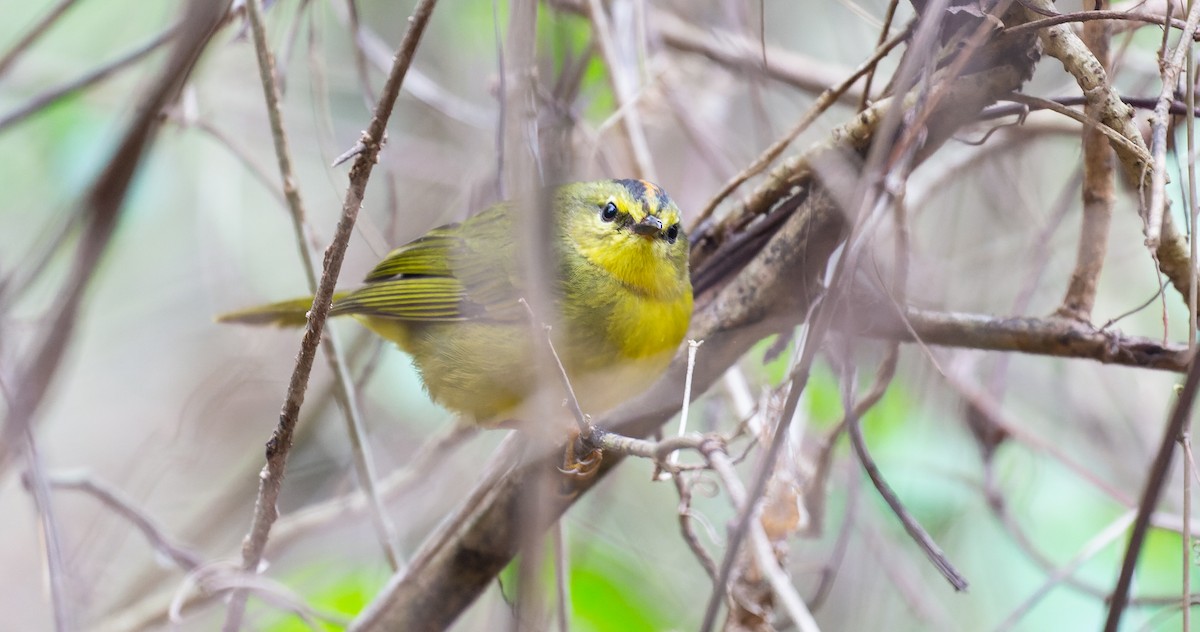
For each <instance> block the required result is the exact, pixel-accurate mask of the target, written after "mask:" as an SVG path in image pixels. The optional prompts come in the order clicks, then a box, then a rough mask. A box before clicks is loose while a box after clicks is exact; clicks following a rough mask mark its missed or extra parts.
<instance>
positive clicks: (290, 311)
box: [216, 292, 345, 327]
mask: <svg viewBox="0 0 1200 632" xmlns="http://www.w3.org/2000/svg"><path fill="white" fill-rule="evenodd" d="M343 296H345V293H344V292H340V293H338V294H335V295H334V297H333V300H334V302H336V301H337V300H338V299H340V298H342V297H343ZM310 308H312V297H311V296H307V297H303V298H294V299H291V300H287V301H280V302H278V303H270V304H268V305H259V306H257V307H250V308H247V309H239V310H237V311H233V312H227V313H225V314H220V315H219V316H217V318H216V320H217V322H218V323H238V324H242V325H274V326H276V327H303V326H304V324H305V323H306V322H308V310H309V309H310Z"/></svg>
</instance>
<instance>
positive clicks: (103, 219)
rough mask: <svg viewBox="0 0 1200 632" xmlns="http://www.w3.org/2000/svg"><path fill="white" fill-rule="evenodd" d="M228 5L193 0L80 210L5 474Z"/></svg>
mask: <svg viewBox="0 0 1200 632" xmlns="http://www.w3.org/2000/svg"><path fill="white" fill-rule="evenodd" d="M228 5H229V2H228V1H225V2H202V1H200V0H194V1H193V2H190V3H188V5H187V7H186V9H185V11H184V17H183V21H182V24H184V26H183V27H181V28H180V30H178V31H174V30H173V31H171V32H172V33H174V34H175V35H176V37H177V39H176V42H175V48H174V50H173V52H172V55H171V57H170V59H168V61H167V62H166V63H165V64H164V65H163V67H162V70H161V71H160V73H159V75H158V77H157V78H156V80H155V81H154V82H153V83H152V84H151V85H150V87H149V88H148V89H147V90H146V92H145V95H144V96H143V97H142V99H141V102H140V104H139V105H140V107H139V108H138V110H137V112H138V114H137V116H136V118H135V119H134V120H133V121H132V122H131V123H130V125H129V129H128V130H127V131H126V132H125V135H124V137H123V138H122V139H121V142H120V144H119V145H118V146H117V148H116V150H115V151H114V152H113V155H112V157H111V158H110V159H109V160H108V162H107V164H106V165H105V167H104V170H103V171H102V172H101V173H100V174H99V175H98V176H97V177H96V179H95V181H94V182H93V183H92V185H91V187H90V188H89V189H88V193H87V195H86V197H85V198H84V199H83V200H82V201H81V202H80V206H79V208H78V209H77V211H76V213H77V214H78V216H79V217H80V218H81V219H82V221H83V228H82V232H83V236H82V241H81V243H80V244H79V245H78V247H77V251H76V253H75V258H74V261H73V262H72V264H71V270H70V273H69V276H68V277H67V280H66V281H65V282H64V283H63V285H62V287H61V288H59V289H58V296H59V298H58V300H57V301H55V303H54V305H53V306H52V307H51V308H50V309H49V310H48V312H47V313H48V314H51V315H52V316H49V317H48V320H49V322H47V323H46V326H45V335H44V336H43V337H42V338H41V340H38V341H36V342H34V343H32V344H31V345H29V347H28V350H27V351H26V353H25V357H27V358H30V360H29V361H28V362H27V363H26V364H25V365H24V366H21V367H20V370H19V371H18V373H17V377H16V380H15V383H14V384H13V385H12V393H13V398H12V401H11V403H10V405H9V409H8V414H7V416H6V417H5V419H4V425H3V428H0V473H2V472H3V471H4V470H5V469H6V468H7V466H8V464H9V460H10V458H11V457H12V456H13V451H14V449H15V448H16V447H17V446H20V445H21V444H22V437H23V436H24V435H25V432H26V431H27V430H28V429H29V428H30V426H31V425H32V423H33V419H34V417H35V415H36V414H37V412H38V409H39V408H40V407H41V404H42V401H43V398H44V397H45V395H46V392H47V390H49V388H50V384H51V382H52V381H53V379H54V376H55V374H56V373H57V371H58V367H59V362H60V361H61V360H62V357H63V355H64V354H65V353H66V349H67V346H68V343H69V342H70V340H71V336H72V334H73V333H74V331H75V324H76V322H77V316H78V313H79V311H80V309H81V304H82V302H83V294H84V291H85V290H86V289H87V287H88V285H89V284H90V282H91V279H92V275H93V274H94V272H95V271H96V270H97V269H98V268H99V266H98V265H97V262H98V261H99V260H100V257H101V256H102V255H103V254H104V252H105V251H106V250H107V248H108V244H109V242H110V241H111V239H112V236H113V231H114V229H115V228H116V224H117V220H118V218H119V217H120V214H121V209H122V207H123V204H124V201H125V195H126V193H127V192H128V190H129V185H130V183H131V182H132V180H133V177H134V176H135V175H136V174H137V172H138V168H139V167H140V165H141V158H142V155H143V154H144V153H145V152H146V150H147V149H148V148H149V147H150V145H151V144H152V143H153V141H154V137H155V135H156V133H157V132H158V129H159V127H160V126H161V125H162V118H161V117H160V116H159V113H160V112H161V111H162V109H163V108H164V107H166V106H167V104H169V103H171V102H172V101H173V100H174V99H175V98H176V96H177V95H178V94H179V91H180V90H181V89H182V88H183V85H184V83H185V82H186V81H187V78H188V76H189V75H190V74H191V71H192V68H193V67H194V66H195V63H196V60H197V59H198V58H199V56H200V53H201V51H203V50H204V48H205V46H206V45H207V44H208V42H209V40H210V39H211V38H212V36H213V34H214V33H215V32H216V29H217V27H218V26H219V24H220V23H221V19H222V18H223V17H224V16H225V12H226V9H227V8H228ZM0 126H2V124H0Z"/></svg>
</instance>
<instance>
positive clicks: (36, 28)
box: [0, 0, 76, 77]
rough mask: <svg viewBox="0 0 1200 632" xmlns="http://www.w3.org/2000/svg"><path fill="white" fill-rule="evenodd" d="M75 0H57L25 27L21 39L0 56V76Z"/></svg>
mask: <svg viewBox="0 0 1200 632" xmlns="http://www.w3.org/2000/svg"><path fill="white" fill-rule="evenodd" d="M75 2H76V0H59V2H58V4H56V5H54V6H53V7H50V10H49V11H47V12H46V15H43V16H42V19H40V20H38V21H37V23H36V24H34V25H33V26H31V27H29V28H28V29H26V30H25V34H24V35H22V36H21V39H20V40H18V41H17V43H16V44H13V46H12V48H10V49H8V52H7V53H5V54H4V56H3V57H0V77H3V76H4V73H5V71H7V70H8V67H9V66H11V65H12V63H13V62H14V61H16V60H17V58H18V57H20V56H21V54H22V53H24V52H25V50H26V49H28V48H29V47H30V46H32V45H33V43H34V42H36V41H37V40H38V38H39V37H41V36H42V34H44V33H45V32H46V31H47V30H49V29H50V27H51V26H54V23H55V22H57V21H58V19H59V18H60V17H62V16H63V14H65V13H66V12H67V9H70V8H71V7H72V6H74V5H75Z"/></svg>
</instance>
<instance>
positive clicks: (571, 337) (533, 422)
mask: <svg viewBox="0 0 1200 632" xmlns="http://www.w3.org/2000/svg"><path fill="white" fill-rule="evenodd" d="M544 199H545V200H547V202H548V207H549V209H550V213H549V217H547V218H546V219H545V221H547V222H548V225H547V226H545V227H528V226H522V225H521V224H522V223H524V222H537V221H543V220H540V219H538V218H537V216H536V215H535V214H534V213H525V212H521V209H520V208H518V207H516V206H515V203H514V202H511V201H510V202H501V203H498V204H495V205H493V206H491V207H489V208H487V209H486V210H484V211H483V212H481V213H479V214H477V215H475V216H473V217H470V218H468V219H467V220H465V221H463V222H461V223H455V224H448V225H445V226H441V227H438V228H435V229H433V230H431V231H429V232H428V233H426V234H425V235H423V236H421V237H419V238H417V239H415V240H413V241H411V242H409V243H407V244H405V245H403V246H400V247H399V248H396V249H395V250H393V251H391V252H390V253H389V254H388V255H387V256H386V257H384V258H383V260H382V261H380V262H379V263H378V265H376V266H375V268H374V269H373V270H371V272H370V273H368V274H367V276H366V278H365V279H364V280H363V283H362V285H361V286H360V287H358V288H356V289H352V290H346V291H339V292H336V293H335V294H334V299H333V304H332V308H331V310H330V316H351V317H353V318H355V319H357V320H358V321H359V322H361V323H362V324H363V325H365V326H366V327H367V328H368V329H370V330H371V331H373V332H374V333H376V334H378V335H379V336H381V337H383V338H385V339H387V340H390V341H392V342H394V343H395V344H396V345H397V346H398V347H399V348H400V349H401V350H402V351H404V352H406V353H407V354H408V355H409V356H411V357H412V360H413V364H414V365H415V366H416V369H417V371H418V372H419V374H420V377H421V380H422V383H423V384H424V387H425V390H426V392H427V393H428V394H429V396H430V398H431V399H432V400H433V401H435V402H437V403H438V404H440V405H442V406H444V407H445V408H447V409H449V410H451V411H454V412H455V413H458V414H459V415H460V416H461V417H462V418H463V419H464V420H465V421H466V422H467V425H476V426H480V427H484V428H490V427H497V426H505V427H509V426H511V427H518V428H521V427H530V426H533V427H537V426H538V425H544V424H545V423H546V422H544V421H543V420H540V419H538V416H539V414H540V410H538V409H535V408H536V407H535V405H534V402H535V401H536V398H535V394H536V393H537V389H538V388H541V387H539V386H538V380H537V376H538V371H537V367H538V366H539V364H538V363H539V362H541V361H543V360H544V359H545V358H543V359H539V357H538V355H537V354H538V353H539V349H543V348H545V347H546V346H547V345H545V344H544V342H543V341H541V340H538V339H537V336H538V335H539V333H538V332H547V333H542V334H541V335H542V336H543V337H544V338H546V339H548V340H549V341H550V342H551V344H552V347H551V348H553V349H554V350H555V351H556V353H557V355H558V357H559V358H560V359H561V363H562V367H563V370H564V372H565V374H566V376H567V378H568V380H569V382H570V384H571V387H572V390H573V391H574V393H575V396H576V398H577V401H578V404H579V406H580V408H581V409H582V411H584V412H585V413H587V414H589V415H594V414H600V413H603V412H605V411H607V410H609V409H611V408H613V407H614V406H616V405H617V404H619V403H621V402H622V401H625V400H626V399H629V398H631V397H633V396H634V395H637V394H639V393H641V392H643V391H645V390H646V389H648V388H649V387H650V386H651V385H652V383H653V382H654V381H655V380H656V379H657V378H658V377H659V376H660V375H661V373H662V372H663V371H664V370H665V368H666V367H667V365H668V364H669V362H670V360H671V358H672V357H673V356H674V354H675V352H676V350H677V349H678V347H679V346H680V343H681V342H682V340H683V338H684V336H685V335H686V332H687V328H688V325H689V322H690V319H691V314H692V306H693V297H692V284H691V280H690V276H689V269H688V239H687V235H686V233H685V232H684V230H683V228H682V225H681V224H682V214H681V212H680V210H679V207H678V206H676V204H675V203H674V202H673V201H672V200H671V198H670V197H669V196H668V195H667V193H666V192H665V191H664V190H663V189H662V188H661V187H659V186H658V185H656V184H653V183H651V182H649V181H646V180H637V179H613V180H599V181H591V182H575V183H571V184H565V185H562V186H558V187H555V188H549V189H547V190H546V191H545V196H544ZM530 228H545V229H546V230H542V231H540V232H538V231H531V230H529V229H530ZM522 231H525V233H526V234H540V235H542V236H543V238H544V239H549V240H550V242H551V243H549V244H546V246H547V247H546V248H544V249H543V250H544V251H545V252H547V253H549V259H550V261H548V262H544V266H541V267H539V272H540V273H541V274H539V275H537V276H539V277H541V278H542V282H544V283H546V284H547V285H548V286H549V287H547V288H546V290H547V296H548V297H549V299H550V304H551V306H552V307H553V312H554V315H555V316H556V317H557V318H552V319H550V318H547V320H550V321H551V322H552V323H553V324H552V325H551V326H550V327H549V328H548V330H547V329H542V328H541V327H537V326H536V325H537V324H539V323H537V322H535V321H534V315H533V314H532V313H531V311H530V309H529V306H528V303H527V302H525V304H522V303H523V302H524V301H523V299H526V298H528V294H529V293H530V292H531V290H532V289H533V286H532V284H531V282H530V279H529V278H528V275H527V274H526V271H527V270H528V269H529V267H530V266H529V264H528V262H527V261H526V257H525V255H524V254H523V251H522V249H521V248H520V247H519V245H518V244H519V243H520V242H519V240H518V239H517V235H518V234H520V233H522ZM311 304H312V297H311V296H310V297H305V298H297V299H291V300H286V301H281V302H277V303H271V304H268V305H262V306H257V307H251V308H248V309H242V310H238V311H234V312H230V313H226V314H222V315H220V316H218V317H217V320H218V321H219V322H225V323H243V324H254V325H263V324H270V325H276V326H291V327H299V326H303V325H304V323H305V321H306V318H307V312H308V310H309V309H310V307H311ZM541 317H542V318H546V316H545V315H541ZM542 352H543V353H544V351H542ZM554 382H555V383H554V385H553V387H554V388H557V389H558V392H557V394H558V395H560V396H563V395H564V394H565V391H564V390H563V387H562V385H561V384H559V383H557V382H558V381H554ZM664 396H668V395H667V394H665V393H664ZM680 396H681V395H680ZM558 401H565V397H560V398H559V400H558Z"/></svg>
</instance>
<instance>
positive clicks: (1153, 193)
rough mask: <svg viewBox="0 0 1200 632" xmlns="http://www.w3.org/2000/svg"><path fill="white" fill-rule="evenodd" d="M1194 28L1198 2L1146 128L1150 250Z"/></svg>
mask: <svg viewBox="0 0 1200 632" xmlns="http://www.w3.org/2000/svg"><path fill="white" fill-rule="evenodd" d="M1197 27H1200V2H1192V3H1191V7H1190V8H1189V10H1188V17H1187V24H1186V25H1184V27H1183V34H1182V35H1180V40H1179V43H1178V44H1177V45H1176V46H1175V52H1174V53H1172V55H1171V59H1170V60H1169V61H1165V64H1166V66H1165V67H1164V68H1163V70H1162V82H1163V85H1162V92H1160V93H1159V95H1158V105H1156V106H1155V107H1154V121H1153V122H1152V123H1151V125H1150V138H1151V140H1150V151H1151V153H1152V154H1153V155H1154V158H1153V165H1154V169H1153V171H1151V174H1150V204H1149V207H1148V208H1147V209H1146V245H1147V246H1148V247H1149V248H1150V249H1151V250H1156V249H1157V248H1158V245H1159V238H1160V237H1161V235H1162V222H1163V208H1164V207H1165V206H1166V195H1167V193H1166V186H1167V123H1168V121H1169V120H1170V115H1169V113H1168V112H1167V109H1168V107H1169V106H1170V104H1171V101H1172V98H1173V97H1174V96H1175V90H1176V88H1177V86H1176V83H1177V81H1178V80H1179V71H1180V70H1182V69H1183V56H1184V55H1185V54H1187V53H1188V52H1189V51H1191V49H1192V38H1193V37H1195V35H1196V29H1197ZM1164 37H1165V33H1164ZM1187 89H1188V90H1189V91H1192V90H1194V89H1195V88H1194V87H1192V86H1188V88H1187ZM1190 215H1191V214H1190V213H1189V216H1190ZM1193 285H1194V283H1193Z"/></svg>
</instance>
